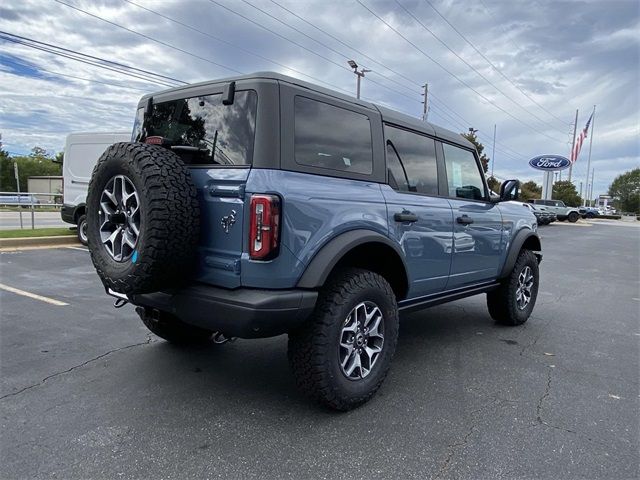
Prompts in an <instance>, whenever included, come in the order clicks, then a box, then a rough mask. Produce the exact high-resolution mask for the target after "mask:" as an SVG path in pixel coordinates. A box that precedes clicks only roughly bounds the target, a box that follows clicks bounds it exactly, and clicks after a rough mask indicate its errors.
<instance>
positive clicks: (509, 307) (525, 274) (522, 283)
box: [487, 250, 540, 326]
mask: <svg viewBox="0 0 640 480" xmlns="http://www.w3.org/2000/svg"><path fill="white" fill-rule="evenodd" d="M539 277H540V273H539V270H538V259H537V258H536V256H535V255H534V254H533V252H532V251H531V250H522V251H521V252H520V255H519V256H518V260H517V261H516V264H515V265H514V267H513V270H511V274H510V275H509V276H508V277H507V278H506V279H505V280H504V281H503V283H502V285H500V287H498V288H497V289H496V290H493V291H491V292H489V293H487V307H488V308H489V314H490V315H491V318H493V319H494V320H495V321H496V322H498V323H500V324H502V325H511V326H515V325H522V324H523V323H524V322H526V321H527V320H528V319H529V316H530V315H531V312H532V311H533V307H534V306H535V304H536V298H537V297H538V282H539Z"/></svg>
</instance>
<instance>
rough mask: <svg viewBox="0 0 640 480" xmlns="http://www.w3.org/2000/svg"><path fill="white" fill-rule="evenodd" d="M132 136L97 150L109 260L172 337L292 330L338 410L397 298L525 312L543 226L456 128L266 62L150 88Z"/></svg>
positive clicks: (500, 317) (381, 372) (99, 255)
mask: <svg viewBox="0 0 640 480" xmlns="http://www.w3.org/2000/svg"><path fill="white" fill-rule="evenodd" d="M133 139H134V141H133V142H123V143H116V144H114V145H112V146H111V147H109V148H108V149H107V150H106V152H105V153H104V154H103V155H102V157H101V158H100V160H99V161H98V163H97V165H96V168H95V169H94V172H93V175H92V178H91V182H90V185H89V194H88V197H87V225H88V228H87V236H88V240H89V249H90V252H91V258H92V261H93V264H94V266H95V267H96V270H97V272H98V275H99V276H100V278H101V280H102V282H103V283H104V285H105V288H106V289H107V292H108V293H109V294H111V295H113V296H115V297H117V300H116V304H117V305H118V306H120V305H122V304H123V303H124V302H127V301H128V302H131V303H132V304H134V305H136V307H137V308H136V311H137V312H138V314H139V315H140V317H141V319H142V321H143V322H144V324H145V325H146V326H147V327H148V328H149V330H151V331H152V332H153V333H155V334H156V335H158V336H160V337H162V338H164V339H167V340H169V341H171V342H179V343H189V342H203V341H209V340H210V339H211V338H212V336H214V339H217V341H218V342H222V341H224V340H225V339H227V338H229V337H241V338H256V337H269V336H274V335H279V334H283V333H287V334H288V335H289V362H290V365H291V369H292V371H293V374H294V376H295V379H296V381H297V384H298V385H299V387H300V388H301V389H302V390H303V391H304V392H305V393H307V394H308V395H309V396H310V397H312V398H315V399H317V400H319V401H320V402H322V403H323V404H325V405H327V406H329V407H331V408H334V409H338V410H348V409H351V408H354V407H356V406H358V405H361V404H362V403H364V402H366V401H367V400H369V399H370V398H371V397H372V396H373V395H374V393H375V392H376V391H377V390H378V388H379V387H380V385H381V383H382V381H383V380H384V377H385V376H386V374H387V371H388V370H389V367H390V365H391V360H392V358H393V355H394V352H395V348H396V343H397V340H398V328H399V313H400V312H401V311H409V310H414V309H421V308H425V307H428V306H431V305H435V304H439V303H443V302H449V301H452V300H455V299H459V298H462V297H468V296H471V295H477V294H481V293H485V294H486V295H487V306H488V309H489V314H490V315H491V316H492V317H493V318H494V319H495V320H496V321H497V322H499V323H502V324H505V325H512V326H513V325H521V324H523V323H524V322H526V321H527V319H528V318H529V316H530V315H531V312H532V310H533V308H534V305H535V301H536V296H537V292H538V282H539V272H538V263H539V261H540V260H541V253H540V251H541V244H540V238H539V237H538V234H537V232H536V229H537V224H536V221H535V217H534V215H533V214H532V213H530V212H529V211H528V210H526V209H524V208H522V206H521V205H513V204H510V203H508V201H511V200H515V199H517V194H518V189H519V183H518V182H517V181H516V180H508V181H506V182H504V183H503V184H502V187H501V189H500V196H499V198H495V199H494V198H491V197H490V196H489V189H488V188H487V184H486V181H485V178H484V175H483V174H482V167H481V164H480V160H479V158H478V154H477V152H476V150H475V148H474V146H473V144H471V143H470V142H468V141H467V140H466V139H464V138H463V137H462V136H460V135H459V134H457V133H454V132H450V131H448V130H445V129H443V128H440V127H438V126H435V125H432V124H429V123H426V122H421V121H418V120H416V119H414V118H412V117H409V116H407V115H403V114H400V113H397V112H394V111H392V110H390V109H388V108H385V107H382V106H379V105H374V104H372V103H369V102H365V101H362V100H357V99H355V98H353V97H349V96H346V95H343V94H340V93H338V92H335V91H332V90H327V89H325V88H321V87H318V86H315V85H312V84H309V83H306V82H303V81H300V80H297V79H293V78H290V77H286V76H283V75H279V74H275V73H260V74H254V75H248V76H242V77H236V78H231V79H225V80H217V81H211V82H205V83H199V84H196V85H191V86H183V87H179V88H176V89H172V90H166V91H163V92H160V93H156V94H152V95H145V96H144V97H143V98H142V99H141V100H140V103H139V105H138V111H137V116H136V121H135V124H134V132H133Z"/></svg>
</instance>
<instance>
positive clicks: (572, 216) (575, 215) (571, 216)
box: [567, 212, 580, 223]
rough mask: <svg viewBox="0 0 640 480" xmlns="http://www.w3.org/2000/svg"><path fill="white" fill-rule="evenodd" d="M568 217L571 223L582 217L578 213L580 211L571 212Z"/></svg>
mask: <svg viewBox="0 0 640 480" xmlns="http://www.w3.org/2000/svg"><path fill="white" fill-rule="evenodd" d="M567 218H568V219H569V221H570V222H571V223H576V222H577V221H578V219H579V218H580V215H578V212H571V213H570V214H569V216H568V217H567Z"/></svg>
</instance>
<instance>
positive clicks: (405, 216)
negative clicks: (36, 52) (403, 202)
mask: <svg viewBox="0 0 640 480" xmlns="http://www.w3.org/2000/svg"><path fill="white" fill-rule="evenodd" d="M393 219H394V220H395V221H396V222H417V221H418V216H417V215H416V214H415V213H412V212H409V211H407V210H404V211H402V212H397V213H394V214H393Z"/></svg>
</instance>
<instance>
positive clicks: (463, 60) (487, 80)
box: [395, 0, 556, 130]
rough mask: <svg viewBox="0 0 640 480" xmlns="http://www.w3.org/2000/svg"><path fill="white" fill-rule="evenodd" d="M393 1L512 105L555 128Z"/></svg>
mask: <svg viewBox="0 0 640 480" xmlns="http://www.w3.org/2000/svg"><path fill="white" fill-rule="evenodd" d="M395 2H396V3H397V4H398V6H400V8H402V10H404V11H405V12H406V13H407V15H409V16H410V17H411V18H412V19H413V20H414V21H415V22H416V23H417V24H418V25H420V26H421V27H422V29H423V30H425V31H426V32H428V33H429V34H430V35H431V36H432V37H433V38H435V39H436V40H437V41H438V42H440V44H441V45H443V46H444V47H445V48H446V49H447V50H449V51H450V52H451V53H453V54H454V55H455V56H456V58H457V59H458V60H460V61H461V62H463V63H464V64H465V65H466V66H467V67H469V68H470V69H471V70H473V71H474V72H475V73H476V74H477V75H478V76H479V77H480V78H482V79H483V80H484V81H486V82H487V83H488V84H489V85H491V86H492V87H493V88H495V89H496V90H497V91H498V92H499V93H500V94H501V95H502V96H504V97H505V98H506V99H507V100H509V101H510V102H511V103H513V104H514V105H516V106H517V107H518V108H520V109H521V110H522V111H524V112H525V113H528V114H529V115H531V116H532V117H534V118H536V119H537V120H539V121H540V122H542V123H543V124H545V125H547V126H549V127H551V128H552V129H554V130H555V129H556V127H555V126H554V125H552V124H550V123H548V122H547V121H546V120H544V119H543V118H540V117H539V116H538V115H536V114H535V113H533V112H530V111H529V110H528V109H526V108H525V107H523V106H522V105H520V104H519V103H518V102H517V101H516V100H514V99H513V98H511V97H510V96H509V95H507V94H506V93H505V92H504V91H503V90H501V89H500V88H499V87H498V86H497V85H496V84H495V83H493V82H492V81H491V80H490V79H488V78H487V77H486V76H485V75H484V74H483V73H482V72H480V71H479V70H478V69H477V68H476V67H474V66H473V65H471V64H470V63H469V62H467V61H466V60H465V59H464V58H463V57H462V56H461V55H459V54H458V52H456V51H455V50H453V49H452V48H451V47H449V45H448V44H447V43H446V42H445V41H444V40H442V39H441V38H440V37H438V35H436V34H435V33H433V31H432V30H431V29H430V28H429V27H427V26H426V25H425V24H424V23H423V22H422V21H421V20H420V19H419V18H418V17H417V16H416V15H414V14H413V13H412V12H411V11H410V10H409V9H408V8H406V7H405V6H404V5H402V4H401V3H400V2H399V1H398V0H395Z"/></svg>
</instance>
